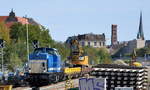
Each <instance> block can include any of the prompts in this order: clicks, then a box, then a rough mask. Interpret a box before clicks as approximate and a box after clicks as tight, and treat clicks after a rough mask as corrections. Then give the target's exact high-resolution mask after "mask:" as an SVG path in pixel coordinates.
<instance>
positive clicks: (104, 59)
mask: <svg viewBox="0 0 150 90" xmlns="http://www.w3.org/2000/svg"><path fill="white" fill-rule="evenodd" d="M98 55H99V63H101V64H103V63H104V64H110V63H111V58H110V54H109V53H108V50H107V49H106V48H100V49H99V51H98Z"/></svg>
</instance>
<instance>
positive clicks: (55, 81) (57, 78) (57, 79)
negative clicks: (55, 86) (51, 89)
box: [54, 75, 59, 83]
mask: <svg viewBox="0 0 150 90" xmlns="http://www.w3.org/2000/svg"><path fill="white" fill-rule="evenodd" d="M58 81H59V76H57V75H56V76H55V80H54V83H57V82H58Z"/></svg>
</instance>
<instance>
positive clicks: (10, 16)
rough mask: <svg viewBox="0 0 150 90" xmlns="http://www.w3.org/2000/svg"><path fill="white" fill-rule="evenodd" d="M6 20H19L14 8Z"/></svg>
mask: <svg viewBox="0 0 150 90" xmlns="http://www.w3.org/2000/svg"><path fill="white" fill-rule="evenodd" d="M6 22H17V18H16V16H15V13H14V11H13V9H12V10H11V12H10V13H9V17H8V18H7V19H6Z"/></svg>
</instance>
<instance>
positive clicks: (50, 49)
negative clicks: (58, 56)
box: [35, 47, 57, 51]
mask: <svg viewBox="0 0 150 90" xmlns="http://www.w3.org/2000/svg"><path fill="white" fill-rule="evenodd" d="M36 49H49V50H54V51H57V49H56V48H48V47H41V48H36ZM36 49H35V50H36Z"/></svg>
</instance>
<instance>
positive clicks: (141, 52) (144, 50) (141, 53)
mask: <svg viewBox="0 0 150 90" xmlns="http://www.w3.org/2000/svg"><path fill="white" fill-rule="evenodd" d="M136 53H137V56H139V57H144V56H145V54H150V48H149V47H145V48H140V49H137V50H136Z"/></svg>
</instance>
